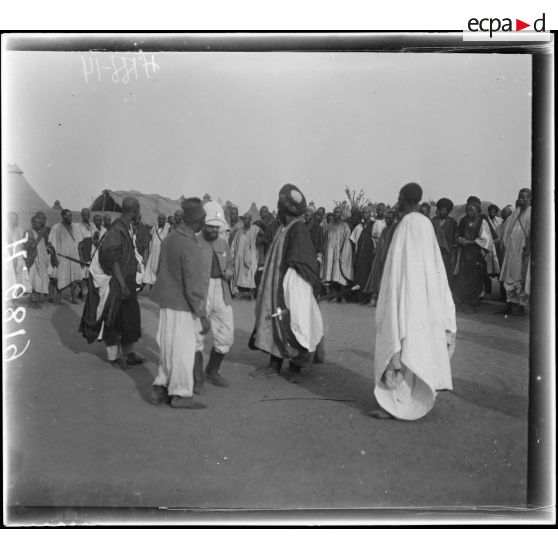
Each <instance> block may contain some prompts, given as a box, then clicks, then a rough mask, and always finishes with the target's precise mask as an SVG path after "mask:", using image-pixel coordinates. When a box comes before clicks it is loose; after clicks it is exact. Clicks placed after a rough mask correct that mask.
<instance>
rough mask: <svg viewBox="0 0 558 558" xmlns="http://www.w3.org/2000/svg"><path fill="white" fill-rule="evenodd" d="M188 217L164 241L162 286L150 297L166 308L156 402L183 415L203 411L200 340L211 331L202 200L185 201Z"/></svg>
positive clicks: (160, 333) (159, 336) (155, 384)
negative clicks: (198, 395) (197, 371)
mask: <svg viewBox="0 0 558 558" xmlns="http://www.w3.org/2000/svg"><path fill="white" fill-rule="evenodd" d="M181 205H182V209H183V211H184V214H183V216H182V219H181V220H180V222H179V224H178V226H177V227H176V228H175V229H174V230H173V231H172V232H171V233H169V235H168V236H167V237H166V238H165V239H164V240H163V242H162V244H161V258H160V263H159V269H158V272H157V280H156V281H155V285H153V289H152V290H151V293H150V297H151V299H152V300H153V301H155V302H156V303H157V304H158V305H159V308H160V311H159V328H158V331H157V343H158V344H159V368H158V374H157V377H156V378H155V381H154V382H153V390H152V393H151V401H152V403H154V404H158V403H170V405H171V407H174V408H177V409H201V408H204V407H205V405H202V404H201V403H198V402H196V401H194V399H193V393H194V360H195V352H196V336H197V335H198V334H199V333H201V334H202V335H205V334H206V333H207V332H208V331H209V321H208V319H207V312H206V302H205V293H206V285H205V284H204V281H203V278H204V274H203V273H201V272H200V270H202V268H203V257H202V249H201V245H200V243H199V242H198V238H197V236H196V234H197V233H198V232H199V231H200V230H201V229H202V226H203V223H204V220H205V211H204V209H203V206H202V203H201V200H200V199H199V198H187V199H184V200H182V203H181Z"/></svg>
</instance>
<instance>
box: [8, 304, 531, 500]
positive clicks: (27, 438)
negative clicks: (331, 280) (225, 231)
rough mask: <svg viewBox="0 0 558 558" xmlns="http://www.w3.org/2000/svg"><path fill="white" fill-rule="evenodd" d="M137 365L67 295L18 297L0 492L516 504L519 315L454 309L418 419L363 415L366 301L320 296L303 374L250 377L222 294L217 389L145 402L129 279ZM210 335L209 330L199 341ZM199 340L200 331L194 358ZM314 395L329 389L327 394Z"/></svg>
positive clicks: (251, 355) (523, 435)
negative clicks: (441, 382)
mask: <svg viewBox="0 0 558 558" xmlns="http://www.w3.org/2000/svg"><path fill="white" fill-rule="evenodd" d="M140 299H141V309H142V328H143V337H142V339H141V340H140V342H139V343H138V345H137V350H138V352H139V353H140V354H142V355H143V356H145V357H146V358H147V361H146V362H145V364H144V365H140V366H136V367H132V368H130V369H129V370H128V371H119V370H115V369H113V368H112V367H110V366H109V365H108V364H107V363H106V360H105V351H104V347H103V345H102V344H101V343H95V344H93V345H88V344H87V343H86V341H85V340H84V339H83V338H82V337H81V336H80V335H79V334H78V332H77V329H78V323H79V317H80V313H81V308H82V306H81V304H80V305H78V306H72V305H70V304H69V303H68V301H67V300H66V301H64V302H63V303H62V305H61V306H59V307H55V306H53V305H50V304H48V305H45V307H44V308H42V309H40V310H33V309H31V310H27V314H26V317H25V320H24V323H23V327H25V329H26V331H27V333H28V335H29V338H30V339H31V345H30V347H29V349H28V351H27V352H26V354H25V355H24V356H22V357H21V358H20V359H18V360H15V361H14V362H13V363H11V364H10V365H8V366H7V367H6V369H5V384H4V386H5V412H6V419H7V422H6V429H5V432H7V434H8V440H7V450H8V473H9V476H8V484H7V488H8V493H7V495H8V504H10V505H12V506H93V507H96V506H102V507H112V506H119V507H122V506H123V507H129V506H130V507H143V506H148V507H160V506H163V507H180V508H191V509H199V508H203V509H231V508H242V509H270V508H274V509H278V508H280V509H285V508H286V509H293V508H296V509H301V508H302V509H308V508H314V509H331V508H357V509H359V508H378V507H397V508H414V509H416V508H421V507H444V508H446V507H450V508H454V507H455V508H459V507H461V506H477V507H480V506H511V507H522V506H524V505H525V499H526V462H527V409H528V371H529V369H528V329H529V318H528V317H515V316H512V317H509V318H505V317H504V316H502V315H495V314H494V312H495V311H496V310H499V309H501V308H502V305H501V304H500V303H499V302H496V301H495V300H493V301H487V302H485V303H483V304H482V305H481V309H480V311H479V313H477V314H471V315H464V314H458V319H457V324H458V334H457V347H456V352H455V355H454V357H453V360H452V373H453V382H454V390H453V392H442V393H440V394H439V396H438V399H437V401H436V405H435V408H434V410H433V411H432V412H431V413H430V414H429V415H427V416H426V417H425V418H424V419H422V420H420V421H417V422H412V423H409V422H402V421H396V420H384V421H377V420H374V419H372V418H370V417H369V416H368V411H369V410H370V409H372V408H376V407H377V404H376V402H375V400H374V398H373V395H372V377H373V370H372V352H373V345H374V337H375V325H374V313H375V309H374V308H373V307H363V306H359V305H355V304H342V305H340V304H337V303H322V304H321V305H320V306H321V309H322V313H323V316H324V322H325V325H326V340H327V342H326V350H327V363H326V364H323V365H314V366H313V367H312V368H310V369H308V370H307V371H306V372H305V382H304V383H302V384H290V383H287V382H286V381H285V380H284V379H282V378H281V377H272V378H267V379H253V378H252V377H250V376H249V373H250V372H251V371H253V370H254V369H255V368H257V367H259V366H261V365H263V364H265V362H266V356H265V355H264V354H263V353H260V352H257V351H251V350H250V349H249V348H248V346H247V342H248V336H249V334H250V332H251V328H252V326H253V314H254V308H253V306H254V303H253V302H248V301H234V312H235V326H236V331H235V344H234V346H233V348H232V350H231V352H230V354H229V355H228V356H227V358H226V360H225V362H224V365H223V367H222V374H223V376H225V377H226V378H227V379H228V380H230V387H229V388H218V387H215V386H212V385H208V386H207V394H206V395H205V396H204V397H203V400H204V402H205V403H206V404H207V408H206V409H204V410H197V411H185V410H174V409H172V408H170V407H169V406H158V407H157V406H153V405H151V404H150V403H149V394H150V389H151V383H152V381H153V378H154V376H155V373H156V368H157V359H158V357H157V354H158V353H157V345H156V342H155V333H156V328H157V316H158V310H157V307H156V306H155V304H154V303H152V302H151V301H150V300H149V299H148V298H147V297H146V296H145V295H143V294H142V296H141V297H140ZM208 341H209V340H208ZM209 349H210V344H209V342H208V343H207V347H206V357H205V358H206V359H207V355H208V353H209ZM328 399H343V400H345V401H331V400H328Z"/></svg>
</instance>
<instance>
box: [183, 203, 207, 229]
mask: <svg viewBox="0 0 558 558" xmlns="http://www.w3.org/2000/svg"><path fill="white" fill-rule="evenodd" d="M180 205H181V206H182V211H184V217H183V218H182V219H183V220H184V222H185V223H198V222H199V221H201V220H202V219H203V218H204V217H205V210H204V209H203V205H202V202H201V200H200V198H186V199H185V200H182V203H181V204H180Z"/></svg>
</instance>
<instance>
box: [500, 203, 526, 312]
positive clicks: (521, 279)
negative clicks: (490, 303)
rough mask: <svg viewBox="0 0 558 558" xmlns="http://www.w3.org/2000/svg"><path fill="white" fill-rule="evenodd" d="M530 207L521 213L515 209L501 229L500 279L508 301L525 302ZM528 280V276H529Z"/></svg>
mask: <svg viewBox="0 0 558 558" xmlns="http://www.w3.org/2000/svg"><path fill="white" fill-rule="evenodd" d="M530 231H531V208H530V207H529V208H527V209H526V210H525V211H524V212H523V213H520V211H519V209H516V210H515V211H514V212H513V213H512V214H511V215H510V216H509V217H508V218H507V220H506V222H505V224H504V226H503V228H502V231H501V235H502V236H501V242H502V244H503V246H504V250H505V255H504V261H503V262H502V270H501V272H500V281H502V282H503V283H504V288H505V289H506V292H507V294H508V302H520V303H522V304H523V303H525V302H526V300H525V297H526V296H527V295H526V291H525V285H526V282H527V271H528V268H529V259H530V257H529V256H530V245H529V236H530ZM529 282H530V277H529Z"/></svg>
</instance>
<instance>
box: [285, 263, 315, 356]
mask: <svg viewBox="0 0 558 558" xmlns="http://www.w3.org/2000/svg"><path fill="white" fill-rule="evenodd" d="M283 293H284V296H285V306H286V307H287V309H288V310H289V313H290V317H291V331H292V332H293V333H294V335H295V337H296V340H297V341H298V342H299V343H300V344H301V345H302V346H303V347H304V348H305V349H307V350H308V351H309V352H311V353H313V352H314V351H315V350H316V347H317V346H318V343H319V342H320V341H321V339H322V337H323V336H324V324H323V322H322V314H321V312H320V308H319V307H318V303H317V301H316V298H315V297H314V294H313V292H312V286H311V285H310V283H308V282H307V281H305V280H304V279H303V278H302V277H301V276H300V275H299V274H298V273H297V272H296V271H295V270H294V269H293V268H292V267H290V268H289V269H287V272H286V273H285V277H284V278H283Z"/></svg>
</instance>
